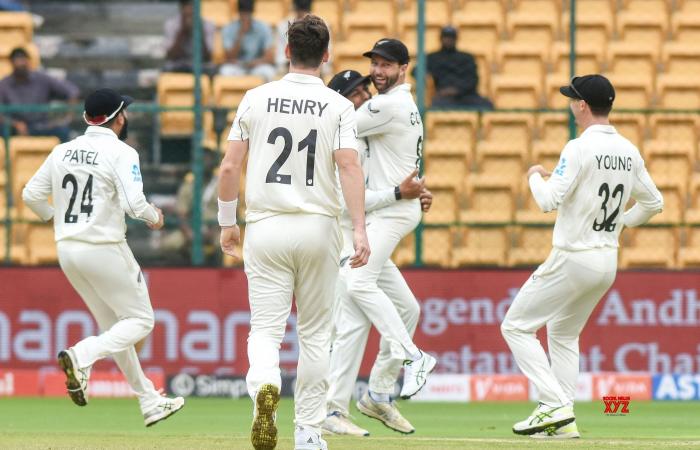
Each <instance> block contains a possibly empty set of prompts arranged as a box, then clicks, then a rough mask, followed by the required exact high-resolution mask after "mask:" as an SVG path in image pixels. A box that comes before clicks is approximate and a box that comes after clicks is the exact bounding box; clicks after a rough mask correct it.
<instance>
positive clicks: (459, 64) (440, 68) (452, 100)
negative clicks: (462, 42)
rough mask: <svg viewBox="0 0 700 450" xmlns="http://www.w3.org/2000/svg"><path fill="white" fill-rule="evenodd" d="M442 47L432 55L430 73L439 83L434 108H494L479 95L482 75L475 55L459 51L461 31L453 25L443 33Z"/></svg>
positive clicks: (441, 37) (428, 63)
mask: <svg viewBox="0 0 700 450" xmlns="http://www.w3.org/2000/svg"><path fill="white" fill-rule="evenodd" d="M440 43H441V45H442V48H441V49H440V50H439V51H437V52H434V53H430V54H429V55H428V62H427V66H428V67H427V71H428V73H429V74H430V75H431V76H432V77H433V81H434V82H435V96H434V97H433V105H432V106H473V107H477V108H483V109H493V104H492V103H491V101H490V100H489V99H488V98H485V97H482V96H480V95H479V94H477V92H476V90H477V87H478V85H479V74H478V72H477V68H476V61H475V60H474V56H472V55H471V54H469V53H465V52H460V51H459V50H457V30H456V29H455V28H453V27H451V26H446V27H443V29H442V31H441V32H440Z"/></svg>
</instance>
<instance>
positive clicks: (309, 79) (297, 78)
mask: <svg viewBox="0 0 700 450" xmlns="http://www.w3.org/2000/svg"><path fill="white" fill-rule="evenodd" d="M282 79H283V80H287V81H291V82H293V83H304V84H323V80H322V79H320V78H319V77H316V76H313V75H306V74H305V73H288V74H287V75H285V76H284V77H283V78H282Z"/></svg>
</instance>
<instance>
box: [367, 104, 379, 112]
mask: <svg viewBox="0 0 700 450" xmlns="http://www.w3.org/2000/svg"><path fill="white" fill-rule="evenodd" d="M367 109H368V110H369V112H371V113H372V114H377V113H378V112H379V110H378V109H372V102H367Z"/></svg>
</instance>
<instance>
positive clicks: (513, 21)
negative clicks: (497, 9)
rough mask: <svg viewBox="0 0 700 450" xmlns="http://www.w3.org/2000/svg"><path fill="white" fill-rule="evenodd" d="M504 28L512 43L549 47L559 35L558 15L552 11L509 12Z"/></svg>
mask: <svg viewBox="0 0 700 450" xmlns="http://www.w3.org/2000/svg"><path fill="white" fill-rule="evenodd" d="M506 26H507V30H508V35H509V36H510V39H511V40H512V41H515V42H530V43H537V44H539V45H546V46H549V45H551V43H552V41H554V40H555V39H556V38H557V37H558V35H559V15H558V14H557V13H556V12H555V11H554V10H553V9H552V10H535V11H530V10H527V11H518V10H516V11H511V12H509V13H508V15H507V16H506Z"/></svg>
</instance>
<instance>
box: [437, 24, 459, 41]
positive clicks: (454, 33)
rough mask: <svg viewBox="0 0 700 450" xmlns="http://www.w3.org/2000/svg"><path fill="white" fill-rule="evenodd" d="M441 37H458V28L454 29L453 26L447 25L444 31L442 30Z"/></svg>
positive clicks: (443, 28)
mask: <svg viewBox="0 0 700 450" xmlns="http://www.w3.org/2000/svg"><path fill="white" fill-rule="evenodd" d="M440 36H441V37H442V36H449V37H454V38H456V37H457V28H455V27H453V26H452V25H445V26H444V27H442V30H440Z"/></svg>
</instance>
